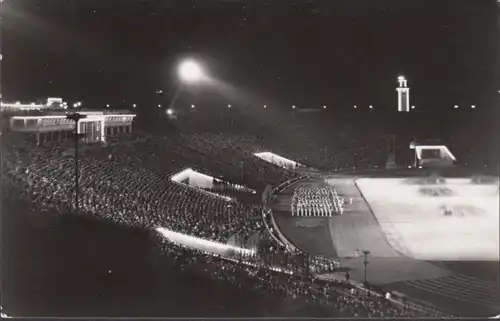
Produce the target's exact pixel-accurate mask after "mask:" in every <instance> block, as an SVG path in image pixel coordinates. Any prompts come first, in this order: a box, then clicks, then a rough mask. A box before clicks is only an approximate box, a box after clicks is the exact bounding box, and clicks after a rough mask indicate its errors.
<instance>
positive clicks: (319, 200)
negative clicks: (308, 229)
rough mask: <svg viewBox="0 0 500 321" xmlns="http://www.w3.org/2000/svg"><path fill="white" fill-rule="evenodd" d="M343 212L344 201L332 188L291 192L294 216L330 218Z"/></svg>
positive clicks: (301, 188)
mask: <svg viewBox="0 0 500 321" xmlns="http://www.w3.org/2000/svg"><path fill="white" fill-rule="evenodd" d="M343 212H344V199H343V198H341V197H339V195H338V194H337V191H336V190H335V188H334V187H321V188H308V187H299V188H296V189H295V190H294V192H293V197H292V215H294V216H332V215H334V214H343Z"/></svg>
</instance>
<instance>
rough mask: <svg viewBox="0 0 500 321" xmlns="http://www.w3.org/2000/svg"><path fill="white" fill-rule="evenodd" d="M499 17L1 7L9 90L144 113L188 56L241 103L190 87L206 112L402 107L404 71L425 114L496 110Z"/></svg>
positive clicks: (432, 6) (129, 6) (142, 2)
mask: <svg viewBox="0 0 500 321" xmlns="http://www.w3.org/2000/svg"><path fill="white" fill-rule="evenodd" d="M498 9H499V4H498V3H497V1H495V0H466V1H465V0H453V1H448V0H439V1H426V0H377V1H371V0H365V1H358V0H354V1H352V0H349V1H347V0H344V1H334V0H325V1H321V0H318V1H301V0H297V1H286V0H267V1H263V0H249V1H212V0H199V1H189V0H175V1H170V0H5V1H4V2H3V3H2V53H3V61H2V92H3V97H4V100H6V101H11V100H21V101H31V100H34V99H36V98H41V97H48V96H55V97H63V98H64V99H65V100H67V101H69V102H72V101H75V100H82V101H84V103H85V104H86V106H87V107H90V106H91V105H92V106H93V107H94V108H95V107H96V106H97V107H99V106H104V105H105V104H106V103H111V104H113V106H118V105H120V104H121V105H120V106H130V105H131V104H132V103H137V104H138V105H141V104H142V106H146V105H149V104H152V103H153V102H156V101H158V100H167V99H168V97H169V93H171V92H173V90H174V88H176V84H177V81H178V80H177V79H176V77H175V73H174V72H173V70H174V69H175V63H176V62H177V61H178V60H179V59H181V58H182V57H187V56H189V57H196V58H198V59H200V60H202V61H203V62H204V63H205V64H206V67H207V69H208V70H209V71H210V74H211V76H213V77H215V78H217V79H218V80H220V81H221V82H223V83H225V84H229V85H230V86H231V88H233V89H235V90H236V92H237V93H238V95H236V96H234V95H232V96H230V97H228V96H227V95H221V94H220V93H217V92H214V91H213V90H209V89H207V88H201V89H200V88H197V89H196V90H195V91H193V90H191V91H190V90H184V91H183V93H182V94H181V96H182V97H184V98H183V99H184V101H186V102H189V101H190V102H193V103H196V104H198V105H201V104H203V103H204V102H208V101H219V102H226V101H227V103H233V104H238V103H240V101H238V99H240V100H241V99H248V100H249V101H255V102H259V103H262V102H265V103H266V104H268V105H269V106H276V107H277V108H278V107H279V108H289V107H290V106H291V105H292V104H295V105H297V106H300V107H301V108H317V107H319V106H322V105H323V104H326V105H328V109H331V110H342V109H349V108H351V107H352V105H354V104H356V105H358V106H360V107H361V108H363V106H365V107H364V108H367V107H366V106H368V104H373V105H374V106H375V107H376V108H377V109H396V108H397V107H396V91H395V87H396V85H397V80H396V78H397V76H398V75H399V74H403V75H405V76H406V77H407V79H408V85H409V86H410V87H411V100H412V102H411V103H412V104H414V105H416V106H417V108H419V109H426V110H432V109H439V108H441V109H443V108H445V109H446V108H451V106H453V105H454V104H459V105H463V106H465V105H468V106H470V105H471V104H475V105H477V106H478V109H479V108H491V107H492V106H493V104H494V103H495V100H496V98H497V97H498V89H500V87H499V85H498V82H497V79H498V68H495V67H496V66H497V62H496V59H497V56H498V54H497V42H498V34H497V29H498V22H497V16H498ZM157 89H162V90H163V91H164V93H165V94H164V96H163V97H158V95H156V94H155V91H156V90H157ZM240 94H241V95H240ZM242 97H244V98H242Z"/></svg>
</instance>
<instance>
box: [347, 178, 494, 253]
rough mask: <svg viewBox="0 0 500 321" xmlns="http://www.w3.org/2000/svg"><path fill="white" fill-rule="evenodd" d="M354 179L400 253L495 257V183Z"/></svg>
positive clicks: (467, 180) (389, 239) (392, 244)
mask: <svg viewBox="0 0 500 321" xmlns="http://www.w3.org/2000/svg"><path fill="white" fill-rule="evenodd" d="M356 183H357V185H358V187H359V189H360V191H361V192H362V194H363V196H364V197H365V199H366V201H367V202H368V203H369V205H370V207H371V209H372V210H373V212H374V214H375V216H376V218H377V221H378V222H379V224H380V226H381V228H382V230H383V231H384V233H385V235H386V237H387V240H388V241H389V244H390V245H391V246H392V247H393V248H395V249H397V250H398V251H400V252H402V253H403V254H404V255H406V256H409V257H413V258H415V259H421V260H438V261H498V260H499V194H498V183H495V184H483V185H479V184H473V183H470V181H469V179H447V180H446V183H445V184H442V185H421V184H419V183H411V182H409V181H408V180H407V179H400V178H387V179H386V178H360V179H358V180H357V181H356ZM445 210H446V211H447V214H448V215H445V214H444V213H445Z"/></svg>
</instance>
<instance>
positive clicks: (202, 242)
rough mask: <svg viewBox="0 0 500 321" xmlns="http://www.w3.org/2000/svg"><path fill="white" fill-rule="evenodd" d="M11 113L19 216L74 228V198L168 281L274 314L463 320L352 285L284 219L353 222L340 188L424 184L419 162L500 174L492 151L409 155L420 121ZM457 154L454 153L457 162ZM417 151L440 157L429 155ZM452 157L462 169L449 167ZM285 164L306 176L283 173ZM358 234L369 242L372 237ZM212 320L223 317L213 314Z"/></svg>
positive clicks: (9, 163)
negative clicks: (144, 254) (358, 180)
mask: <svg viewBox="0 0 500 321" xmlns="http://www.w3.org/2000/svg"><path fill="white" fill-rule="evenodd" d="M9 106H10V107H8V110H7V109H3V108H2V123H3V125H5V126H2V136H1V139H2V149H3V150H2V164H3V166H2V177H3V179H2V184H3V191H4V193H3V198H4V200H5V202H6V203H9V204H12V206H18V207H19V206H20V207H19V208H23V209H25V211H26V212H27V213H29V214H26V215H28V216H29V217H30V219H32V217H35V218H36V220H37V221H44V220H51V219H60V218H61V217H71V214H72V213H73V214H74V213H75V212H76V206H75V205H76V202H75V193H79V195H77V200H78V208H79V212H78V215H79V217H88V218H92V219H93V220H95V221H97V222H108V223H112V224H113V225H116V226H120V227H123V228H130V229H137V230H141V231H146V232H147V233H150V235H154V244H155V246H154V247H153V249H154V251H155V252H156V253H157V254H159V253H161V256H162V258H163V259H164V260H165V261H166V262H169V264H170V266H171V267H170V269H174V270H175V271H176V272H175V273H177V274H179V273H181V274H182V273H187V274H186V275H191V274H193V273H195V272H193V271H194V270H196V275H197V277H198V278H203V280H210V283H213V284H216V285H217V287H218V288H219V289H230V291H232V292H235V291H236V292H238V293H240V294H241V293H246V294H245V295H248V296H262V297H263V298H269V300H273V302H276V301H277V300H278V301H280V303H279V304H278V303H276V305H277V306H278V305H279V306H283V305H287V304H288V305H290V304H291V305H294V304H296V305H298V306H302V307H304V309H309V310H307V311H308V312H307V313H312V314H313V315H317V316H330V317H353V316H354V317H447V316H457V315H460V314H461V311H457V310H453V309H451V308H450V307H449V305H448V306H446V305H445V306H440V305H439V303H429V302H426V301H425V300H422V299H421V298H417V297H418V296H416V297H415V298H412V295H413V294H414V293H413V292H411V291H410V292H408V293H404V290H400V291H396V290H386V289H383V288H381V287H377V286H376V284H370V283H369V282H366V281H367V280H366V274H365V279H364V280H363V278H362V277H360V278H356V279H354V277H353V278H351V279H350V278H349V276H347V275H346V271H349V270H348V269H347V270H346V266H344V259H345V257H346V255H344V254H341V253H340V252H341V250H342V249H341V247H342V245H341V244H335V242H334V244H333V246H334V247H336V246H337V247H338V248H337V249H336V250H332V251H330V252H325V251H323V252H321V251H319V252H318V251H316V250H314V249H310V248H309V247H308V245H304V244H302V243H301V242H302V241H300V238H299V240H298V241H297V240H296V239H294V237H293V233H292V232H290V231H291V228H290V227H287V225H286V224H287V223H286V222H285V221H284V219H282V215H283V212H284V211H288V212H289V213H290V214H285V215H287V217H288V218H287V219H293V220H294V222H295V223H294V224H305V225H301V226H306V225H308V224H309V225H308V226H316V225H315V224H320V223H318V221H317V220H318V219H319V220H339V219H348V218H344V217H348V216H349V215H351V217H352V215H353V214H351V213H350V212H351V211H352V206H353V196H352V195H351V194H349V193H350V192H348V191H347V189H346V188H345V187H343V186H344V185H342V184H343V183H341V182H338V180H339V177H348V176H349V175H353V176H358V177H359V176H363V175H367V176H370V175H372V176H373V175H375V176H376V175H386V176H391V175H395V176H399V177H401V176H403V175H410V176H412V175H414V176H415V175H416V174H415V173H417V172H418V175H427V174H425V173H430V172H429V171H431V172H433V173H434V172H435V171H438V170H441V169H442V168H443V166H434V165H435V163H436V162H435V161H434V162H432V161H429V162H425V160H427V159H431V160H435V159H440V160H442V161H445V162H448V163H452V165H451V166H449V167H448V166H445V170H449V171H453V172H454V174H453V175H461V174H457V173H463V171H464V170H465V168H466V167H465V165H464V166H460V167H458V165H457V159H458V160H466V162H467V168H468V169H467V171H468V173H469V172H470V173H476V174H478V173H479V170H481V173H484V172H485V171H486V172H487V171H488V170H489V169H491V168H494V167H495V166H494V164H498V160H497V159H495V158H494V157H495V156H496V155H490V154H488V153H487V150H488V149H487V148H485V149H483V150H480V149H481V148H483V147H484V146H482V145H481V144H476V142H477V141H475V142H474V143H471V139H472V138H469V140H468V141H465V142H464V141H461V140H460V138H457V136H454V135H453V134H450V140H449V142H450V144H448V143H446V142H443V143H441V144H440V145H424V144H423V143H418V144H417V143H414V144H412V146H409V145H410V142H413V141H416V139H417V138H418V137H417V136H418V135H424V134H428V132H432V128H430V126H429V125H430V124H429V121H428V120H427V121H426V124H427V125H428V126H427V127H426V129H425V130H424V129H423V127H422V126H420V125H419V124H417V123H413V125H414V127H413V128H419V129H420V132H417V131H413V132H411V133H409V132H407V131H406V132H405V130H402V129H403V128H404V126H402V125H401V123H402V122H403V121H404V119H401V121H400V122H399V123H398V125H396V126H392V127H390V126H391V125H390V122H387V121H386V122H385V123H383V122H378V121H374V119H373V118H374V117H373V116H369V117H368V116H366V117H363V116H362V115H361V116H360V115H358V116H357V117H354V116H352V115H351V116H347V117H346V118H345V119H338V120H335V124H333V125H332V124H330V123H328V124H325V123H324V122H323V123H322V122H321V120H320V119H318V116H316V115H315V114H314V113H311V114H310V115H308V117H303V116H301V117H296V115H295V114H294V113H290V114H289V115H286V116H283V117H282V118H281V122H280V123H272V124H271V123H269V122H267V123H266V122H265V121H264V120H259V119H252V120H251V121H249V118H248V115H247V114H245V113H244V112H240V111H231V113H230V114H229V113H228V114H226V115H220V114H216V115H214V114H206V113H205V114H204V113H203V112H200V113H198V114H197V113H190V114H185V115H182V114H181V113H179V115H178V118H177V119H171V118H168V117H165V116H163V117H161V115H158V117H157V120H156V122H154V123H152V122H150V121H148V122H147V123H146V122H142V123H141V119H140V117H138V118H137V119H136V118H135V115H134V114H133V113H131V112H127V111H116V112H113V111H105V112H104V111H85V110H79V109H77V108H76V109H75V110H72V109H71V108H70V109H67V108H66V107H64V106H59V107H57V108H54V106H52V108H50V110H48V109H47V110H44V109H43V108H42V109H36V110H24V109H23V108H19V110H17V111H16V108H15V107H16V106H18V105H16V104H14V105H12V106H11V105H9ZM18 107H19V106H18ZM31 107H33V106H31ZM6 108H7V107H6ZM58 109H59V110H58ZM75 112H78V113H80V114H83V115H85V116H86V118H85V119H84V121H82V122H81V123H79V127H77V133H78V134H80V135H81V136H79V137H81V141H80V144H79V145H80V154H79V156H78V157H79V190H78V191H77V192H76V191H75V165H74V163H75V162H74V157H73V155H74V142H73V140H72V139H70V138H71V137H74V131H75V125H74V122H73V123H72V121H71V120H68V118H67V116H68V115H71V114H74V113H75ZM33 113H36V114H33ZM20 114H22V115H20ZM319 118H320V117H319ZM427 119H428V118H427ZM413 121H414V120H413ZM380 123H382V124H383V125H380ZM132 124H134V125H133V126H134V129H133V130H132ZM318 124H321V126H322V127H321V126H319V125H318ZM354 124H361V125H362V126H363V127H364V128H365V130H364V131H363V133H358V132H356V131H355V129H356V128H358V127H359V126H354ZM400 126H401V127H400ZM465 126H469V125H468V123H467V122H463V123H462V124H460V125H456V127H457V128H458V129H459V131H460V132H463V131H464V129H465ZM353 129H354V130H353ZM470 131H472V132H474V129H473V128H472V129H471V130H470ZM450 132H451V131H450ZM464 135H465V136H467V135H466V134H464ZM458 137H464V136H458ZM469 137H474V136H469ZM419 141H424V140H423V139H420V140H419ZM456 141H460V148H457V149H455V146H457V145H455V142H456ZM425 146H441V147H439V148H438V147H436V148H435V150H437V151H438V152H432V151H434V150H432V151H431V152H430V153H428V152H426V151H425ZM448 146H449V147H448ZM452 146H453V147H452ZM464 146H465V147H464ZM472 146H474V148H477V149H478V151H476V152H474V151H472V150H471V149H470V148H471V147H472ZM410 147H413V149H411V148H410ZM486 147H487V146H486ZM417 150H418V151H419V152H418V153H417ZM455 150H457V153H456V154H457V156H455V155H454V154H451V153H452V152H451V151H455ZM443 151H444V152H443ZM260 153H273V155H277V156H276V158H275V157H262V155H264V154H260ZM443 153H444V154H443ZM474 153H476V155H474ZM477 153H483V154H482V155H484V162H482V163H481V164H477V162H476V164H473V162H472V161H468V160H467V159H468V158H469V157H471V158H477V157H476V156H477ZM257 155H260V156H257ZM266 155H267V154H266ZM443 155H444V156H443ZM449 155H452V156H451V157H449ZM455 157H456V158H455ZM275 160H277V161H275ZM289 160H291V161H293V162H294V163H293V164H299V165H300V166H295V165H293V166H286V161H289ZM495 162H496V163H495ZM388 163H390V164H389V165H388ZM284 164H285V165H284ZM408 167H410V168H408ZM419 167H425V168H419ZM387 168H389V169H387ZM408 171H410V172H411V173H409V172H408ZM425 171H427V172H425ZM363 173H364V174H363ZM447 173H448V172H447ZM439 175H445V174H444V172H443V173H441V172H440V174H439ZM446 175H448V174H446ZM468 175H472V174H468ZM301 184H303V185H301ZM339 186H340V187H339ZM354 198H355V202H356V201H357V202H359V199H356V197H354ZM285 199H288V200H289V201H287V200H285ZM287 202H288V203H287ZM20 204H21V205H20ZM11 214H15V213H10V214H9V215H11ZM314 220H316V221H314ZM283 222H285V223H283ZM297 222H299V223H297ZM40 224H42V223H40ZM311 224H312V225H311ZM297 226H298V225H297ZM364 232H365V233H368V232H367V230H366V227H365V230H364ZM359 235H361V234H359ZM318 237H319V236H318ZM334 238H335V237H334ZM367 238H368V237H367ZM319 239H320V238H319ZM354 243H356V242H354ZM361 256H362V254H361ZM184 270H186V272H182V271H184ZM365 271H366V266H365ZM109 273H111V270H110V272H109ZM172 273H174V272H172ZM190 273H191V274H190ZM365 273H366V272H365ZM347 274H349V272H347ZM353 274H354V273H353ZM193 275H194V274H193ZM203 282H205V281H203ZM207 282H208V281H207ZM375 283H376V282H375ZM221 291H222V290H221ZM228 291H229V290H228ZM401 291H403V293H401ZM232 292H231V293H232ZM217 295H219V296H220V294H214V296H217ZM235 295H236V294H235ZM238 295H239V294H238ZM214 300H216V299H215V298H214ZM219 300H222V299H220V298H219ZM469 301H470V300H469ZM219 304H221V303H219ZM311 306H314V307H315V309H316V310H314V311H316V312H312V311H313V310H310V309H312V308H311ZM483 307H484V306H483ZM488 308H491V307H488ZM172 309H173V308H172ZM148 311H152V310H148ZM283 311H284V310H283ZM283 311H282V310H280V311H279V312H276V311H270V310H269V311H266V312H258V315H260V316H270V315H273V314H275V313H284V312H283ZM317 311H321V312H317ZM488 311H490V310H488ZM205 312H206V311H205ZM205 312H203V313H205ZM6 313H8V312H6ZM109 313H111V314H112V316H118V315H119V314H113V313H117V312H109ZM158 313H164V312H158ZM206 313H212V315H214V316H221V315H222V314H221V311H220V310H217V311H216V312H214V311H212V312H206ZM255 313H257V312H255ZM287 313H292V312H287ZM293 313H299V314H300V313H305V312H297V311H295V312H293ZM293 313H292V314H293ZM315 313H316V314H315ZM488 313H489V312H488ZM292 314H290V315H292ZM293 315H297V314H293Z"/></svg>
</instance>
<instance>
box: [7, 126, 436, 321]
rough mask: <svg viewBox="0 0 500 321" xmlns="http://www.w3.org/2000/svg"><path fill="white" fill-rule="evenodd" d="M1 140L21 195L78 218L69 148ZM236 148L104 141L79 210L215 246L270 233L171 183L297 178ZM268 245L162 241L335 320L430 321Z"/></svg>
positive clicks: (90, 158) (231, 206) (169, 252)
mask: <svg viewBox="0 0 500 321" xmlns="http://www.w3.org/2000/svg"><path fill="white" fill-rule="evenodd" d="M5 142H6V144H5V145H6V146H5V147H6V148H4V150H3V152H4V155H3V160H4V168H3V170H4V173H6V175H5V178H6V179H8V180H9V181H10V182H11V184H12V185H13V186H16V187H17V188H18V190H22V191H25V192H24V195H25V196H26V197H27V198H30V200H31V201H32V202H33V203H34V204H36V205H37V207H38V208H40V209H41V210H42V211H45V212H46V213H49V212H50V213H53V212H57V213H68V212H74V210H75V203H74V192H75V190H74V179H75V176H74V175H75V172H74V159H73V158H72V157H68V156H69V155H68V153H67V148H68V147H67V146H65V145H64V144H51V145H47V146H36V145H33V144H32V143H29V142H26V141H24V140H22V139H18V138H17V137H9V139H7V140H5ZM237 144H238V142H237V141H234V140H230V139H229V140H228V139H225V138H224V137H221V136H217V135H215V136H214V135H208V136H202V135H196V136H193V134H189V135H187V134H184V135H178V136H176V137H174V138H171V137H169V138H164V137H152V136H146V135H144V136H141V135H137V136H125V137H119V138H115V139H110V140H109V142H108V144H107V146H94V147H92V146H88V147H85V148H82V152H81V157H80V173H81V174H80V203H79V204H80V210H81V213H82V214H87V215H92V216H95V217H98V218H101V219H105V220H111V221H114V222H116V223H118V224H125V225H129V226H135V227H142V228H147V229H153V228H155V227H157V226H161V227H164V228H168V229H170V230H173V231H176V232H180V233H184V234H188V235H193V236H198V237H202V238H204V239H209V240H213V241H216V242H226V241H227V240H228V238H230V237H231V236H232V235H235V234H238V235H240V236H242V237H243V238H248V237H250V236H251V235H254V234H255V233H261V234H263V235H267V234H266V233H267V231H266V224H265V222H264V221H263V220H262V214H261V213H262V212H261V209H259V208H256V207H254V206H250V205H248V204H244V203H241V202H238V201H227V200H224V199H222V198H220V197H214V196H212V195H210V194H208V193H202V192H200V190H198V189H196V188H192V187H189V186H186V185H184V184H180V183H176V182H173V181H171V180H170V174H171V173H172V171H174V170H178V169H180V168H182V167H185V166H186V165H191V164H192V165H193V166H194V165H198V166H200V167H202V168H203V169H207V171H213V172H217V173H219V174H222V173H223V174H222V175H224V177H225V178H229V179H230V178H234V181H235V182H241V183H243V182H245V183H246V182H247V179H248V183H247V184H248V185H250V186H252V187H257V188H262V187H263V186H265V185H266V184H272V185H274V186H276V185H279V184H280V183H281V182H283V181H287V180H290V179H293V178H295V177H297V176H298V175H296V174H294V173H290V172H288V171H286V170H284V169H282V168H279V167H276V166H274V165H271V164H269V163H267V162H265V161H262V160H259V159H258V158H256V157H253V155H252V154H251V153H250V152H249V150H246V151H245V150H242V151H234V150H232V149H231V147H234V146H238V145H237ZM243 146H245V145H244V144H243ZM241 162H243V163H244V168H243V170H241V167H240V166H241ZM262 168H264V170H262ZM241 172H243V173H244V174H243V175H241ZM241 176H243V177H241ZM238 177H239V180H238ZM263 239H264V240H265V239H266V238H265V237H264V238H263ZM267 240H268V241H269V242H268V243H264V244H261V245H260V246H259V251H260V254H261V256H260V257H261V259H260V260H258V261H257V262H256V263H252V264H247V263H245V262H240V261H239V260H236V261H231V260H227V259H225V258H221V257H214V256H212V255H210V254H208V253H203V252H200V251H198V250H192V249H187V248H183V247H181V246H179V245H174V244H172V243H170V242H167V241H165V240H163V239H162V241H161V242H162V244H163V245H164V246H163V248H164V251H163V253H164V255H165V256H167V257H168V258H169V259H170V260H172V261H173V262H175V264H179V265H180V266H188V265H196V266H198V267H199V268H200V269H201V270H202V271H205V272H206V273H207V274H209V275H210V277H212V278H214V279H217V280H219V281H220V282H229V283H232V284H234V285H236V286H238V287H240V288H245V287H250V288H252V289H256V290H258V291H261V292H262V293H264V294H266V295H269V296H281V297H283V298H285V297H287V298H290V297H291V298H293V299H299V298H303V299H305V300H308V301H309V300H312V301H314V302H316V303H318V304H321V305H328V306H330V307H331V308H332V311H333V312H332V314H336V316H339V317H342V316H344V317H348V316H367V317H383V316H392V317H400V316H401V317H403V316H408V317H409V316H426V315H428V314H427V313H424V312H422V313H420V312H416V310H414V309H409V308H407V307H401V306H398V305H396V304H394V303H392V302H390V301H388V300H386V299H384V298H383V297H382V298H380V297H363V296H360V295H359V293H357V292H356V291H357V290H355V289H354V288H352V287H350V286H349V285H346V284H344V283H343V282H338V281H331V282H323V281H319V280H318V279H316V278H314V277H312V276H311V275H310V273H309V272H310V271H311V270H313V271H315V272H329V271H332V270H333V269H335V266H334V265H331V263H329V261H328V259H322V258H308V257H306V256H305V255H303V254H301V253H290V252H289V251H288V250H287V249H286V247H283V246H282V245H280V244H279V243H276V242H272V239H271V238H267ZM311 265H313V266H314V268H313V269H311ZM280 266H281V267H280ZM301 267H302V268H301ZM294 272H295V273H294ZM343 286H346V287H347V288H350V290H349V291H346V290H345V289H344V288H343Z"/></svg>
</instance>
